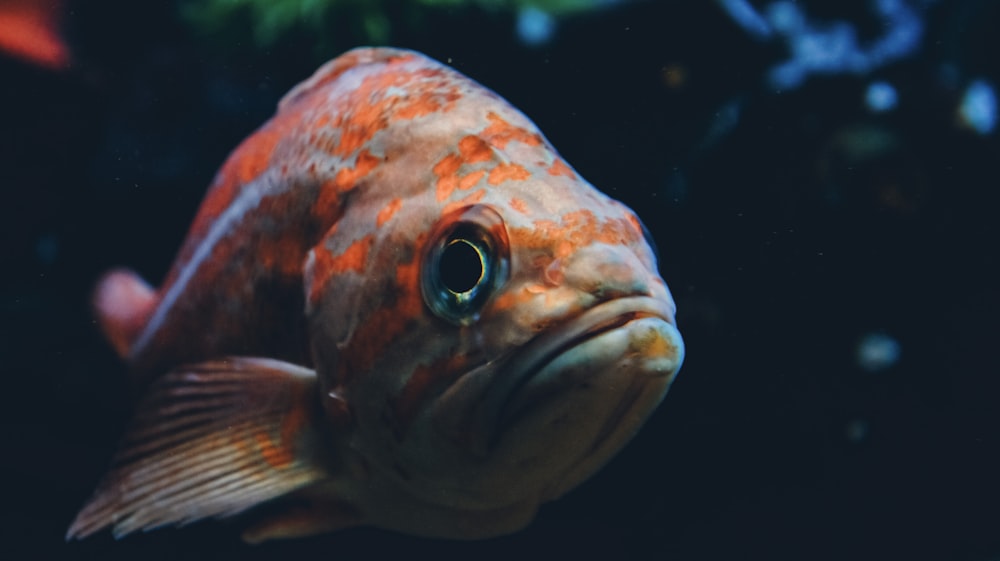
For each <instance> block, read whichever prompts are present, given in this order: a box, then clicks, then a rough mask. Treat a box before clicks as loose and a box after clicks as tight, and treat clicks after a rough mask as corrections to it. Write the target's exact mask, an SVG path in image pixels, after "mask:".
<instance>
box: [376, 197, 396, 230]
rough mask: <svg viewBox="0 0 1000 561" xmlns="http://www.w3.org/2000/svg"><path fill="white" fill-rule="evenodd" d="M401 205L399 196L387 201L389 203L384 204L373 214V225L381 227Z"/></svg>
mask: <svg viewBox="0 0 1000 561" xmlns="http://www.w3.org/2000/svg"><path fill="white" fill-rule="evenodd" d="M402 206H403V199H401V198H399V197H396V198H395V199H393V200H391V201H389V204H387V205H385V206H384V207H383V208H382V210H380V211H378V214H377V215H376V216H375V225H376V226H378V227H380V228H381V227H382V225H383V224H385V223H386V222H388V221H389V220H390V219H392V217H393V215H395V214H396V212H397V211H399V209H400V208H401V207H402Z"/></svg>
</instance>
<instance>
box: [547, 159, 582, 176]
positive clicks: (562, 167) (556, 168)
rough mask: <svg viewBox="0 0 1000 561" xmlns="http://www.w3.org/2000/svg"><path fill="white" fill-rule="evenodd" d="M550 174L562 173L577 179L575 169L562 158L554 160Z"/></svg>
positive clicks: (550, 167)
mask: <svg viewBox="0 0 1000 561" xmlns="http://www.w3.org/2000/svg"><path fill="white" fill-rule="evenodd" d="M549 175H554V176H559V175H562V176H565V177H568V178H570V179H576V174H575V173H573V170H572V169H570V167H569V166H568V165H566V162H564V161H563V159H562V158H556V160H555V161H554V162H552V165H551V166H549Z"/></svg>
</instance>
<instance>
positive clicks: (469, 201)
mask: <svg viewBox="0 0 1000 561" xmlns="http://www.w3.org/2000/svg"><path fill="white" fill-rule="evenodd" d="M485 196H486V191H485V190H484V189H480V190H478V191H474V192H473V193H472V194H470V195H468V196H467V197H465V198H463V199H461V200H458V201H453V202H450V203H448V204H446V205H444V208H442V209H441V213H442V214H448V213H449V212H452V211H455V210H458V209H460V208H462V207H465V206H469V205H474V204H476V203H478V202H479V201H481V200H483V197H485Z"/></svg>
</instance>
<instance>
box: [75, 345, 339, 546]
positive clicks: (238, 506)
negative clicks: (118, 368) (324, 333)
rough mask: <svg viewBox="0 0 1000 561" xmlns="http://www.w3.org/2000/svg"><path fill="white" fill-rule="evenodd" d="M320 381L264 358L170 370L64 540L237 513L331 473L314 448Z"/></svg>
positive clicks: (142, 405)
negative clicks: (311, 445)
mask: <svg viewBox="0 0 1000 561" xmlns="http://www.w3.org/2000/svg"><path fill="white" fill-rule="evenodd" d="M315 384H316V381H315V375H314V374H313V373H312V371H310V370H307V369H304V368H301V367H298V366H294V365H291V364H287V363H283V362H280V361H275V360H268V359H255V358H233V359H227V360H220V361H212V362H206V363H201V364H197V365H193V366H187V367H182V368H178V369H175V370H173V371H171V372H170V373H168V374H167V375H165V376H164V377H162V378H161V379H160V380H158V381H157V382H155V383H154V384H153V385H152V386H151V387H150V390H149V393H148V395H147V397H146V399H145V400H144V401H142V402H141V403H140V405H139V409H138V414H137V415H136V418H135V420H134V421H133V424H132V426H131V428H130V429H129V430H128V431H127V433H126V435H125V438H124V439H123V445H122V447H121V450H120V452H119V453H118V455H117V456H116V458H115V461H114V463H113V465H112V469H111V471H110V472H109V473H108V474H107V475H106V476H105V478H104V479H103V481H102V482H101V483H100V485H99V486H98V489H97V491H96V492H95V494H94V496H93V498H91V500H90V501H89V502H88V503H87V504H86V505H85V506H84V508H83V509H82V510H81V511H80V513H79V514H78V515H77V517H76V520H74V522H73V524H72V525H71V526H70V528H69V531H68V532H67V539H71V538H83V537H86V536H88V535H90V534H93V533H95V532H97V531H100V530H101V529H102V528H105V527H107V526H112V527H113V533H114V535H115V536H116V537H120V536H124V535H126V534H129V533H131V532H134V531H138V530H149V529H152V528H156V527H159V526H165V525H171V524H175V525H180V524H188V523H190V522H194V521H196V520H201V519H203V518H210V517H225V516H231V515H234V514H237V513H239V512H242V511H244V510H246V509H248V508H250V507H252V506H255V505H257V504H259V503H262V502H264V501H267V500H270V499H273V498H276V497H279V496H281V495H285V494H287V493H290V492H292V491H294V490H296V489H299V488H302V487H304V486H306V485H309V484H312V483H315V482H317V481H320V480H322V479H324V478H326V477H328V473H327V471H326V469H325V468H324V466H323V465H321V464H320V462H319V461H318V460H316V459H315V458H314V456H313V455H312V454H310V450H308V448H309V446H308V440H309V438H310V436H309V432H310V430H311V428H310V427H311V426H312V422H313V421H315V419H316V417H315V416H316V414H317V410H318V407H319V404H318V403H317V402H315V401H314V400H315V395H316V393H315V392H316V389H315ZM303 411H305V412H306V414H305V415H304V416H303V415H302V412H303Z"/></svg>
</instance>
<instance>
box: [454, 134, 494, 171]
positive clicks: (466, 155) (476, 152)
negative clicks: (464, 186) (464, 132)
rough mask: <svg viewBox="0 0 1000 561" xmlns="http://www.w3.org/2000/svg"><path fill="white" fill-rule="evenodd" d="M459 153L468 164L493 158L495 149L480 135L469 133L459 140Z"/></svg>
mask: <svg viewBox="0 0 1000 561" xmlns="http://www.w3.org/2000/svg"><path fill="white" fill-rule="evenodd" d="M458 153H459V154H461V155H462V159H463V160H465V163H467V164H474V163H477V162H488V161H490V159H492V158H493V149H492V148H490V145H489V144H487V143H486V141H485V140H483V139H482V138H479V137H478V136H474V135H468V136H466V137H463V138H462V140H459V141H458Z"/></svg>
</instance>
